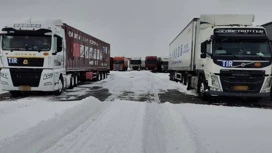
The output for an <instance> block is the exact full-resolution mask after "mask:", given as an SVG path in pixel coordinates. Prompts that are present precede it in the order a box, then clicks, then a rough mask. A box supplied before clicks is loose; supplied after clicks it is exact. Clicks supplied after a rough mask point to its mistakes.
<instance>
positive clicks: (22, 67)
mask: <svg viewBox="0 0 272 153" xmlns="http://www.w3.org/2000/svg"><path fill="white" fill-rule="evenodd" d="M0 58H1V61H2V62H3V63H2V62H0V63H2V64H3V68H2V70H1V75H0V79H1V88H2V90H5V91H10V93H11V94H12V95H13V96H18V95H20V94H21V93H22V91H23V92H31V91H47V92H55V94H57V95H58V94H61V93H62V92H63V91H64V89H65V88H73V87H75V86H77V84H78V82H79V80H80V81H85V80H94V79H95V80H101V79H104V78H106V77H107V74H108V73H109V69H110V44H108V43H106V42H104V41H102V40H99V39H97V38H95V37H93V36H91V35H88V34H86V33H85V32H82V31H80V30H78V29H76V28H73V27H71V26H69V25H68V24H66V23H63V22H62V21H61V20H50V21H44V22H34V21H32V22H31V23H30V22H24V23H15V24H10V25H6V26H5V27H4V28H2V32H1V56H0Z"/></svg>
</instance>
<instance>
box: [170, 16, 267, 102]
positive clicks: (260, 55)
mask: <svg viewBox="0 0 272 153" xmlns="http://www.w3.org/2000/svg"><path fill="white" fill-rule="evenodd" d="M253 21H254V15H250V14H208V15H201V16H200V18H194V19H193V20H192V21H191V22H190V23H189V24H188V25H187V26H186V27H185V28H184V29H183V30H182V31H181V32H180V33H179V34H178V36H176V37H175V38H174V40H173V41H172V42H171V43H170V44H169V55H170V61H169V72H170V75H169V76H170V80H175V81H180V82H182V83H183V84H184V85H187V89H188V90H189V89H196V92H197V93H199V96H200V97H201V98H203V99H209V98H210V97H211V96H235V97H251V98H253V97H254V98H256V99H259V98H262V97H270V95H271V94H270V91H271V80H272V78H271V69H272V67H271V48H270V44H269V43H270V41H269V39H268V36H267V33H266V30H265V28H264V27H261V26H253Z"/></svg>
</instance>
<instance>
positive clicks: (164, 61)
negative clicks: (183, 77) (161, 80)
mask: <svg viewBox="0 0 272 153" xmlns="http://www.w3.org/2000/svg"><path fill="white" fill-rule="evenodd" d="M169 60H170V58H168V57H161V61H160V62H161V65H160V66H161V72H168V65H169Z"/></svg>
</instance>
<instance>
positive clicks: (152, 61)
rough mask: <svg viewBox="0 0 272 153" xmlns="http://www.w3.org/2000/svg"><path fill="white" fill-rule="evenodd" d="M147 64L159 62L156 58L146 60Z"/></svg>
mask: <svg viewBox="0 0 272 153" xmlns="http://www.w3.org/2000/svg"><path fill="white" fill-rule="evenodd" d="M146 64H157V61H156V60H146Z"/></svg>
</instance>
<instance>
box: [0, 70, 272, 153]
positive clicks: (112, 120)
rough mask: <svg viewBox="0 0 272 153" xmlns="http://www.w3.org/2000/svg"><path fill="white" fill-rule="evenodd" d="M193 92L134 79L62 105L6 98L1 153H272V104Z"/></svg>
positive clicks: (163, 79) (0, 112) (93, 89)
mask: <svg viewBox="0 0 272 153" xmlns="http://www.w3.org/2000/svg"><path fill="white" fill-rule="evenodd" d="M185 89H186V87H184V86H182V85H181V84H180V83H176V82H171V81H169V79H168V76H167V74H155V73H150V72H147V71H140V72H138V71H137V72H134V71H133V72H111V74H110V76H109V77H108V78H107V79H106V80H103V81H100V82H93V83H88V84H82V85H80V86H78V87H77V88H74V89H72V90H67V91H66V92H65V93H63V94H62V95H60V96H57V97H53V96H50V95H39V94H38V95H35V96H29V97H20V98H16V99H15V98H10V97H8V96H6V97H3V98H2V101H0V152H1V153H18V152H20V153H93V152H94V153H122V152H123V153H125V152H126V153H127V152H129V153H134V152H135V153H153V152H154V153H155V152H156V153H170V152H171V153H180V152H182V153H229V152H232V153H236V152H237V153H255V152H256V153H257V152H264V153H266V152H267V153H268V152H272V147H271V145H270V143H271V137H272V134H271V129H272V119H271V116H272V110H270V109H264V108H270V107H269V106H270V101H263V103H266V104H267V107H266V105H263V104H260V105H257V104H251V105H247V104H244V103H243V105H240V104H239V107H229V106H226V105H228V104H226V102H221V103H219V104H218V103H217V104H213V105H207V104H206V103H205V102H203V101H201V100H199V99H198V98H196V97H195V96H194V95H195V93H194V92H193V91H190V92H188V91H186V90H185ZM261 103H262V102H261ZM203 104H205V105H203ZM259 106H260V107H261V108H259ZM252 107H257V108H252Z"/></svg>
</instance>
